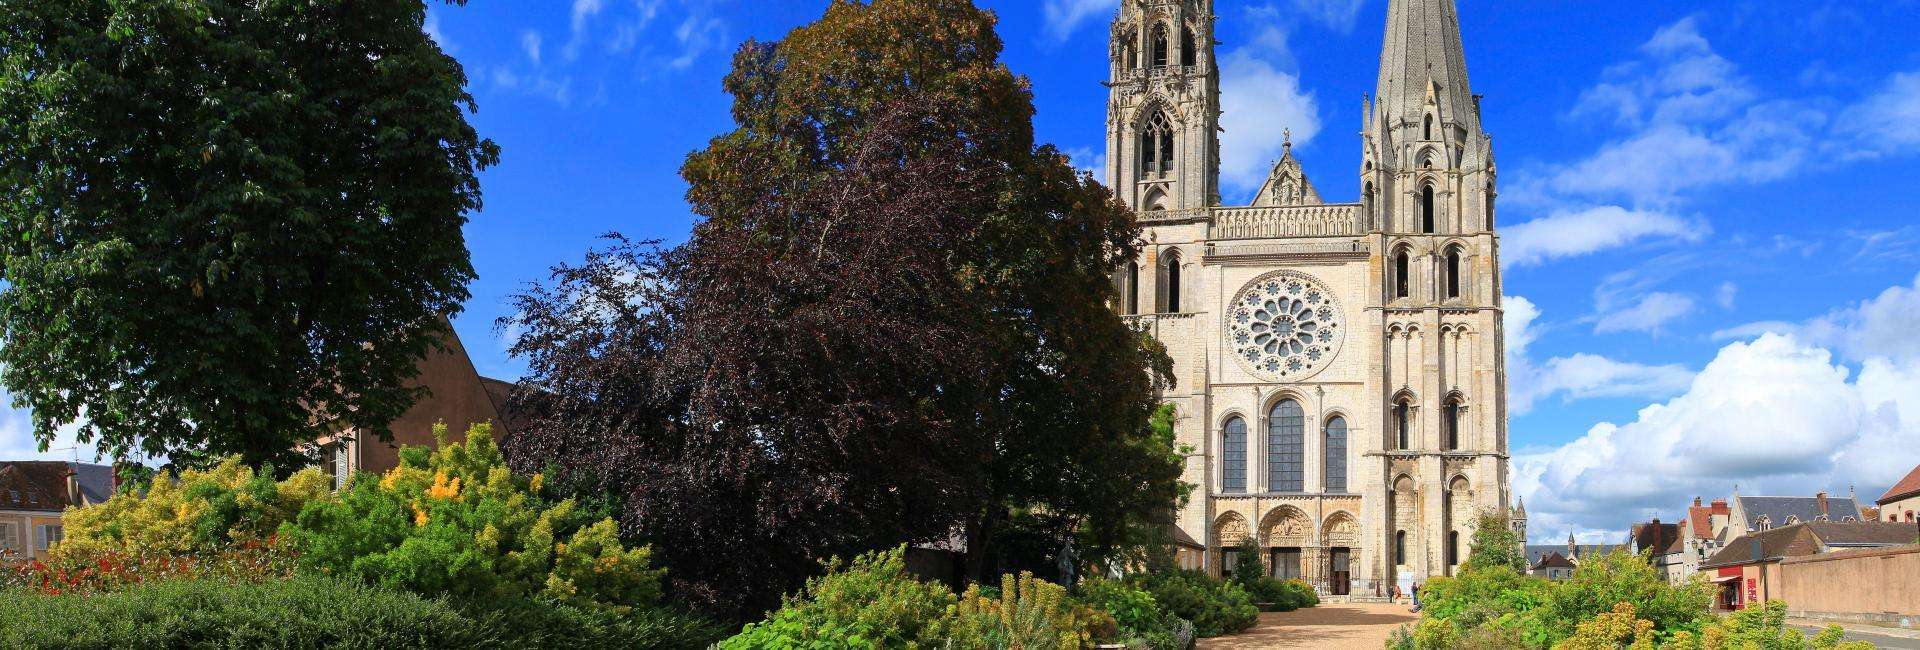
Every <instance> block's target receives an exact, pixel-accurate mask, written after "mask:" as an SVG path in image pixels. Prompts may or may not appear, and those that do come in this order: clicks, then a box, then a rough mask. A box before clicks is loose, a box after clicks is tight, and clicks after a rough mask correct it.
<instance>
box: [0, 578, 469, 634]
mask: <svg viewBox="0 0 1920 650" xmlns="http://www.w3.org/2000/svg"><path fill="white" fill-rule="evenodd" d="M0 599H4V600H5V601H6V602H7V603H8V606H7V607H0V646H4V647H9V648H46V647H63V648H178V647H226V648H256V647H278V648H323V647H356V648H445V647H474V646H497V645H502V640H501V639H500V638H499V637H498V636H496V635H495V634H494V633H493V631H492V630H490V629H488V626H486V625H482V624H480V623H478V622H476V621H475V620H473V619H472V618H471V617H469V616H467V615H466V614H464V613H463V612H461V611H460V610H459V609H458V608H456V607H454V606H452V605H450V604H448V603H446V602H443V601H437V600H427V599H423V598H420V597H419V596H416V595H413V594H408V593H403V592H397V591H392V590H387V589H382V588H378V587H374V586H370V585H366V584H363V583H361V582H359V581H355V580H343V579H339V578H329V577H322V576H302V577H295V578H291V579H286V580H272V581H267V582H262V583H240V582H230V581H225V580H213V579H202V580H175V581H167V582H154V583H147V584H138V585H132V586H128V587H125V588H122V589H118V590H115V591H110V592H105V593H101V594H97V595H92V596H85V597H82V596H76V595H71V594H69V595H60V596H54V595H46V594H40V593H36V592H30V591H24V590H13V591H9V592H5V593H3V594H0Z"/></svg>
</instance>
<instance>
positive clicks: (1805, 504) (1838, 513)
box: [1729, 490, 1862, 536]
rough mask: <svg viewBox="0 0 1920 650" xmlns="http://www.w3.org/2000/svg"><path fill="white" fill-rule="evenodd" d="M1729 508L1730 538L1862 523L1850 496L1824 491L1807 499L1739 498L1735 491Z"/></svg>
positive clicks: (1855, 503)
mask: <svg viewBox="0 0 1920 650" xmlns="http://www.w3.org/2000/svg"><path fill="white" fill-rule="evenodd" d="M1729 505H1730V506H1732V510H1731V513H1730V514H1731V517H1730V518H1729V519H1730V522H1731V525H1733V526H1734V529H1733V531H1732V533H1733V535H1732V536H1739V535H1744V534H1746V533H1749V532H1764V531H1768V530H1772V529H1775V528H1780V527H1783V526H1792V525H1794V524H1800V523H1809V522H1815V521H1861V520H1862V517H1861V516H1860V504H1859V503H1858V502H1857V501H1856V500H1855V499H1854V498H1853V497H1851V496H1849V497H1847V498H1844V499H1843V498H1839V497H1831V496H1828V495H1827V493H1826V492H1824V491H1822V492H1819V493H1817V494H1815V495H1813V496H1810V497H1770V496H1741V495H1740V493H1739V491H1738V490H1736V491H1735V492H1734V494H1733V499H1731V500H1730V502H1729Z"/></svg>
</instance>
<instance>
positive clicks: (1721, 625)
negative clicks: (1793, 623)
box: [1661, 601, 1873, 650]
mask: <svg viewBox="0 0 1920 650" xmlns="http://www.w3.org/2000/svg"><path fill="white" fill-rule="evenodd" d="M1845 637H1846V630H1845V629H1843V628H1841V627H1840V626H1838V625H1833V626H1828V627H1827V629H1825V630H1822V631H1821V632H1820V633H1819V634H1817V635H1814V637H1813V638H1812V639H1808V638H1807V637H1806V635H1803V634H1801V633H1800V631H1799V630H1796V629H1794V628H1792V627H1789V626H1788V625H1787V604H1786V603H1783V602H1779V601H1770V602H1768V603H1766V604H1765V605H1763V606H1759V607H1748V608H1746V609H1742V610H1740V611H1737V612H1734V613H1732V614H1728V615H1726V616H1724V617H1721V618H1720V620H1718V621H1716V622H1715V623H1714V624H1713V625H1710V626H1707V627H1706V628H1705V629H1703V630H1701V632H1700V633H1699V634H1698V635H1697V636H1696V635H1695V634H1694V633H1692V632H1681V633H1679V634H1676V635H1674V638H1673V640H1672V641H1671V642H1670V643H1668V644H1666V645H1664V646H1661V647H1663V648H1671V649H1674V650H1809V649H1811V650H1872V648H1873V644H1871V643H1867V642H1865V641H1846V640H1845Z"/></svg>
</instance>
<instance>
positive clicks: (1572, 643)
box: [1553, 602, 1654, 650]
mask: <svg viewBox="0 0 1920 650" xmlns="http://www.w3.org/2000/svg"><path fill="white" fill-rule="evenodd" d="M1621 648H1625V649H1628V650H1654V640H1653V621H1649V620H1646V619H1642V618H1637V617H1635V616H1634V612H1633V603H1625V602H1623V603H1619V604H1616V605H1614V606H1613V611H1611V612H1606V613H1603V614H1600V615H1599V616H1595V617H1593V618H1590V619H1587V620H1584V621H1581V622H1580V624H1579V625H1578V626H1575V628H1574V631H1573V636H1571V637H1567V639H1566V640H1565V641H1561V642H1559V643H1557V644H1554V646H1553V649H1554V650H1619V649H1621Z"/></svg>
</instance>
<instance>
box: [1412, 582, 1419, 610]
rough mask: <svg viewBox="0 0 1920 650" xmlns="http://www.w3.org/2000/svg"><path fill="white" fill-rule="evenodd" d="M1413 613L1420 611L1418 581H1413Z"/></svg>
mask: <svg viewBox="0 0 1920 650" xmlns="http://www.w3.org/2000/svg"><path fill="white" fill-rule="evenodd" d="M1413 613H1415V614H1418V613H1420V583H1418V582H1416V583H1413Z"/></svg>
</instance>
